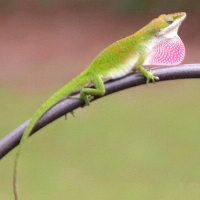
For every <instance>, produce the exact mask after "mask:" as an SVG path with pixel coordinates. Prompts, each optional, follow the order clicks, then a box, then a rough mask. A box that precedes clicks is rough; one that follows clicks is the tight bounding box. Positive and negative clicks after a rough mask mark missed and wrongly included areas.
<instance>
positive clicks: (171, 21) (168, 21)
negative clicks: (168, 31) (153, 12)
mask: <svg viewBox="0 0 200 200" xmlns="http://www.w3.org/2000/svg"><path fill="white" fill-rule="evenodd" d="M166 22H167V23H168V24H169V25H170V24H172V23H173V22H174V21H173V20H166Z"/></svg>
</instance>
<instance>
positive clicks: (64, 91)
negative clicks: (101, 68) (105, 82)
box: [13, 77, 85, 200]
mask: <svg viewBox="0 0 200 200" xmlns="http://www.w3.org/2000/svg"><path fill="white" fill-rule="evenodd" d="M77 78H78V77H77ZM82 80H83V79H82ZM83 85H85V83H84V81H83V82H82V81H81V79H80V78H79V79H76V78H75V79H73V80H72V81H71V82H69V83H68V84H67V85H65V86H64V87H62V88H61V89H60V90H58V91H57V92H56V93H55V94H54V95H53V96H51V97H50V98H49V99H48V100H47V101H46V102H45V103H44V104H43V105H42V106H41V107H40V108H39V109H38V110H37V111H36V113H35V114H34V115H33V117H32V119H31V121H30V123H29V125H28V126H27V128H26V129H25V131H24V134H23V136H22V138H21V140H20V144H19V148H18V150H17V153H16V157H15V164H14V174H13V191H14V198H15V200H19V196H18V189H17V177H18V171H19V162H20V154H21V150H22V147H23V146H24V143H25V141H26V139H27V138H28V136H29V135H30V133H31V131H32V130H33V128H34V126H35V124H36V123H37V121H38V120H39V119H40V118H41V117H42V116H43V114H44V113H45V112H46V111H48V110H49V109H50V108H51V107H52V106H53V105H55V104H56V103H57V102H58V101H60V100H61V99H62V98H64V97H67V96H69V95H70V94H71V93H72V92H75V91H76V90H80V89H81V87H82V86H83ZM72 88H73V91H72Z"/></svg>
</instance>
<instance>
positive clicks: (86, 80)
mask: <svg viewBox="0 0 200 200" xmlns="http://www.w3.org/2000/svg"><path fill="white" fill-rule="evenodd" d="M185 17H186V13H184V12H179V13H174V14H168V15H164V14H163V15H160V16H159V17H158V18H155V19H153V20H152V21H151V22H150V23H149V24H147V25H146V26H145V27H143V28H142V29H140V30H139V31H138V32H136V33H134V34H133V35H130V36H128V37H125V38H123V39H121V40H119V41H116V42H115V43H113V44H111V45H110V46H108V47H107V48H106V49H104V50H103V51H102V52H101V53H100V54H99V55H98V56H97V57H96V58H95V59H94V60H93V62H92V63H91V64H90V65H89V66H88V68H87V69H85V71H83V72H82V73H81V74H80V75H78V76H77V77H76V78H74V79H73V80H72V81H70V82H69V83H67V84H66V85H65V86H63V87H62V88H61V89H60V90H58V91H57V92H56V93H55V94H53V95H52V96H51V97H50V98H49V99H48V100H47V101H46V102H45V103H44V104H43V105H42V106H41V107H40V108H39V109H38V110H37V111H36V113H35V114H34V115H33V117H32V119H31V121H30V123H29V125H28V126H27V128H26V129H25V131H24V133H23V136H22V138H21V141H20V144H19V148H18V150H17V153H16V158H15V166H14V175H13V188H14V197H15V200H18V199H19V198H18V190H17V172H18V167H19V157H20V153H21V149H22V147H23V144H24V142H25V140H26V139H27V138H28V136H29V135H30V133H31V131H32V129H33V128H34V126H35V124H36V123H37V121H38V120H39V119H40V118H41V117H42V116H43V114H44V113H45V112H46V111H48V110H49V109H50V108H51V107H52V106H53V105H55V104H56V103H57V102H59V101H60V100H61V99H63V98H65V97H69V96H70V95H71V94H73V93H74V92H77V91H80V98H81V99H82V100H83V101H84V102H85V104H86V105H89V103H90V100H89V97H88V96H102V95H104V94H105V88H104V82H105V81H108V80H111V79H117V78H120V77H123V76H125V75H126V74H128V73H130V72H131V71H133V70H137V71H138V72H139V73H141V74H142V75H143V76H145V77H146V79H147V83H148V82H149V81H152V82H155V80H159V78H158V77H157V76H154V73H153V72H149V71H147V70H146V69H145V68H143V66H146V65H148V66H155V65H169V66H172V65H178V64H180V63H181V62H182V61H183V59H184V57H185V47H184V44H183V42H182V41H181V39H180V37H179V36H178V34H177V32H178V29H179V26H180V25H181V23H182V22H183V20H184V19H185ZM90 84H92V85H93V86H94V88H87V86H88V85H90Z"/></svg>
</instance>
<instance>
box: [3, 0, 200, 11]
mask: <svg viewBox="0 0 200 200" xmlns="http://www.w3.org/2000/svg"><path fill="white" fill-rule="evenodd" d="M24 5H25V6H26V5H33V6H38V7H44V8H45V7H48V8H49V7H51V8H52V9H53V8H55V6H60V5H61V6H74V5H75V6H81V7H88V6H94V7H99V6H102V7H104V8H107V9H109V10H110V11H114V12H121V13H129V12H130V13H132V12H134V13H136V12H137V13H143V12H144V11H145V12H156V11H159V12H170V11H171V12H173V11H184V10H187V11H191V10H192V11H198V10H199V8H200V1H198V0H176V1H174V0H168V1H163V0H161V1H157V0H151V1H148V0H123V1H121V0H109V1H107V0H96V1H93V0H33V1H26V0H21V1H15V0H1V1H0V7H1V8H5V7H7V8H8V7H18V6H24Z"/></svg>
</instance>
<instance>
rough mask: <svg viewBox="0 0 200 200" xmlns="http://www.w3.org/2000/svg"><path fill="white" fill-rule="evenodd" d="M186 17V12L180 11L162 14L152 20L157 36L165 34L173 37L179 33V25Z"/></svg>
mask: <svg viewBox="0 0 200 200" xmlns="http://www.w3.org/2000/svg"><path fill="white" fill-rule="evenodd" d="M185 18H186V13H185V12H179V13H174V14H168V15H165V14H163V15H160V16H159V17H158V18H156V19H154V20H152V22H153V23H152V22H151V23H152V24H153V26H154V31H155V36H163V35H164V36H165V37H166V38H173V37H175V36H176V35H177V32H178V29H179V26H180V25H181V23H182V22H183V20H184V19H185Z"/></svg>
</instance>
